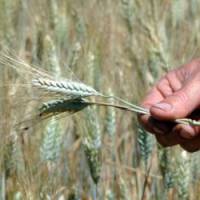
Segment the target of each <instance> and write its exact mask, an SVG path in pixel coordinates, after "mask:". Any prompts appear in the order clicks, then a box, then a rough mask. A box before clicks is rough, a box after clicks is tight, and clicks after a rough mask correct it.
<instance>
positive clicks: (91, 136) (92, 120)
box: [82, 108, 102, 184]
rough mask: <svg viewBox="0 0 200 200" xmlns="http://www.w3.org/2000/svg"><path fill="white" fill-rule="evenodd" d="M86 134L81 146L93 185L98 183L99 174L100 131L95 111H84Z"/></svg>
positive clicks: (90, 109) (89, 109)
mask: <svg viewBox="0 0 200 200" xmlns="http://www.w3.org/2000/svg"><path fill="white" fill-rule="evenodd" d="M85 114H86V121H87V128H88V129H87V132H86V133H84V135H83V138H82V144H83V148H84V152H85V155H86V158H87V162H88V166H89V169H90V173H91V177H92V179H93V181H94V183H95V184H97V183H98V182H99V178H100V172H101V145H102V144H101V130H100V125H99V122H98V118H97V115H96V114H95V109H92V108H88V109H87V110H86V113H85Z"/></svg>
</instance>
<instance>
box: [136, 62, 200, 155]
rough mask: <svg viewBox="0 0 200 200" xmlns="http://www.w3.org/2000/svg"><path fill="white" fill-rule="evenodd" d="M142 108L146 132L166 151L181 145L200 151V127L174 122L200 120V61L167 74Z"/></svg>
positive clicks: (141, 118) (150, 93)
mask: <svg viewBox="0 0 200 200" xmlns="http://www.w3.org/2000/svg"><path fill="white" fill-rule="evenodd" d="M142 106H143V107H145V108H148V109H149V110H150V114H151V116H149V115H139V121H140V122H141V124H142V125H143V126H144V127H145V129H146V130H147V131H149V132H151V133H153V134H155V136H156V138H157V140H158V142H159V143H160V144H161V145H163V146H165V147H167V146H173V145H177V144H179V145H180V146H181V147H182V148H184V149H185V150H187V151H189V152H194V151H197V150H199V149H200V127H199V126H190V125H183V124H175V123H173V120H174V119H178V118H186V117H188V118H192V119H195V120H200V109H199V108H200V59H196V60H193V61H192V62H190V63H189V64H186V65H183V66H181V67H179V68H177V69H175V70H173V71H170V72H169V73H167V74H166V75H165V76H164V77H163V78H162V79H161V80H160V81H159V82H158V83H157V84H156V85H155V86H154V87H153V88H152V90H151V91H150V92H149V94H148V95H147V96H146V97H145V99H144V100H143V102H142Z"/></svg>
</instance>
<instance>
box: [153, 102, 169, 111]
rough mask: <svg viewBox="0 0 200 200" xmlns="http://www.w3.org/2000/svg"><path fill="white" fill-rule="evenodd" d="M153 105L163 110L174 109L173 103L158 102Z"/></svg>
mask: <svg viewBox="0 0 200 200" xmlns="http://www.w3.org/2000/svg"><path fill="white" fill-rule="evenodd" d="M153 107H155V108H158V109H160V110H163V111H169V110H171V109H172V105H171V104H168V103H158V104H156V105H154V106H153Z"/></svg>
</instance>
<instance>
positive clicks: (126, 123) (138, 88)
mask: <svg viewBox="0 0 200 200" xmlns="http://www.w3.org/2000/svg"><path fill="white" fill-rule="evenodd" d="M0 10H1V12H0V52H1V53H0V113H1V115H0V137H1V140H0V147H1V150H0V169H1V170H0V199H2V200H5V199H8V200H10V199H11V200H12V199H14V200H24V199H25V200H38V199H45V200H46V199H47V200H50V199H52V200H54V199H56V200H64V199H66V200H79V199H81V200H149V199H150V200H151V199H152V200H165V199H166V200H168V199H169V200H198V199H200V197H199V192H200V180H199V179H200V171H199V167H198V165H199V164H200V155H199V152H196V153H193V154H191V153H187V152H185V151H184V150H182V149H181V148H180V147H178V146H176V147H172V148H163V147H161V146H160V145H159V144H157V142H156V140H155V139H154V137H153V136H152V135H151V134H149V133H147V132H146V131H145V130H144V129H143V128H142V127H141V126H140V125H139V123H138V121H137V115H136V114H135V113H133V112H128V111H125V110H120V109H116V108H114V107H108V106H95V105H94V106H91V107H90V106H88V104H87V103H88V102H87V101H84V102H82V101H81V102H80V101H77V102H76V104H73V103H72V102H70V103H71V104H70V106H71V107H70V108H68V107H66V104H64V106H65V111H64V112H62V113H61V114H60V113H59V114H58V115H55V116H54V115H50V116H48V117H46V118H45V117H43V118H39V120H38V119H36V118H35V116H36V115H37V114H38V112H40V114H41V112H43V113H45V112H46V113H47V114H49V113H48V112H49V110H48V109H49V107H50V108H51V109H53V108H52V107H51V106H54V105H56V106H57V105H60V106H61V107H62V108H63V101H64V103H66V100H65V99H64V100H63V99H62V98H63V93H66V91H67V92H68V93H69V95H68V97H69V96H70V97H72V96H73V95H75V97H77V95H80V94H79V93H72V92H71V91H72V90H76V92H80V91H81V92H82V96H81V97H88V98H90V101H94V100H95V98H96V97H93V94H94V93H95V95H94V96H97V97H99V96H100V98H101V96H102V95H101V94H106V95H110V96H112V95H115V96H117V97H119V98H123V99H125V100H127V101H128V102H130V103H131V104H136V105H139V104H140V101H141V99H142V98H143V97H144V96H145V94H146V92H147V91H148V89H149V88H151V87H152V85H153V84H154V83H155V82H156V81H158V80H159V78H160V77H161V76H162V75H163V74H164V73H165V72H167V71H168V70H170V69H173V68H174V67H177V66H180V65H181V64H184V63H186V62H188V61H190V60H191V59H193V58H196V57H199V56H200V49H199V46H200V34H199V30H200V20H199V17H200V12H199V10H200V1H195V0H190V1H187V0H149V1H147V0H146V1H145V0H118V1H117V0H116V1H114V0H113V1H112V0H101V1H98V0H57V1H55V0H15V1H14V0H0ZM5 52H6V53H5ZM5 55H9V56H8V57H6V56H5ZM31 66H33V68H32V67H31ZM36 66H37V67H36ZM41 75H42V76H43V77H40V76H41ZM52 77H53V79H54V81H52V80H51V79H52ZM45 78H49V79H45ZM64 79H67V80H69V81H70V82H69V84H67V83H65V82H62V81H60V80H64ZM50 80H51V81H50ZM33 82H34V84H35V87H33V86H32V84H33ZM77 84H78V85H77ZM55 86H57V87H59V88H60V91H59V92H57V93H56V94H55V91H54V90H55ZM86 86H87V87H86ZM38 87H40V88H43V90H44V91H41V90H38ZM47 88H48V89H49V88H50V89H51V90H52V92H46V93H45V91H46V89H47ZM63 88H64V89H63ZM91 94H92V95H91ZM52 97H54V99H52ZM65 97H66V96H65ZM52 100H53V101H52ZM107 101H108V102H107V103H109V104H113V99H112V98H111V99H107ZM67 103H68V101H67ZM77 103H78V104H77ZM80 103H82V104H81V105H80ZM83 103H85V104H84V105H83ZM86 104H87V105H86ZM67 105H69V104H67ZM42 109H43V110H42ZM74 109H75V110H74ZM69 110H70V111H72V112H68V111H69ZM57 111H58V110H57ZM78 111H79V112H78ZM50 114H51V113H50ZM24 125H25V127H24Z"/></svg>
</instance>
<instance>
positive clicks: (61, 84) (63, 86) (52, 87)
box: [32, 78, 101, 99]
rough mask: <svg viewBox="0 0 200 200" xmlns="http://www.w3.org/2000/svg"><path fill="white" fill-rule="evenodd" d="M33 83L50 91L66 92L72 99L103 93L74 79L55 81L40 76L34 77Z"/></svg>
mask: <svg viewBox="0 0 200 200" xmlns="http://www.w3.org/2000/svg"><path fill="white" fill-rule="evenodd" d="M32 84H33V86H35V87H38V88H41V89H44V90H46V91H48V92H54V93H61V94H65V95H66V97H69V98H71V99H77V98H82V97H88V96H101V94H100V93H99V92H97V91H96V90H95V89H94V88H92V87H90V86H87V85H85V84H83V83H78V82H74V81H54V80H49V79H43V78H38V79H33V80H32Z"/></svg>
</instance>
